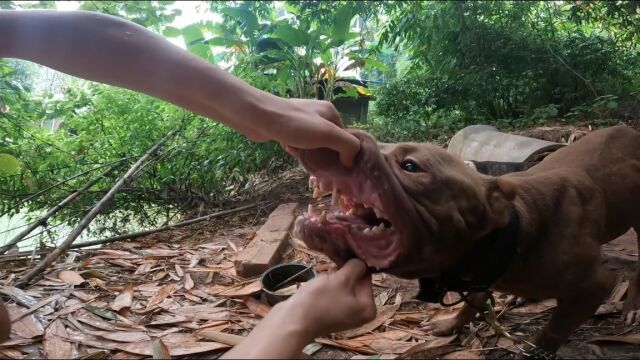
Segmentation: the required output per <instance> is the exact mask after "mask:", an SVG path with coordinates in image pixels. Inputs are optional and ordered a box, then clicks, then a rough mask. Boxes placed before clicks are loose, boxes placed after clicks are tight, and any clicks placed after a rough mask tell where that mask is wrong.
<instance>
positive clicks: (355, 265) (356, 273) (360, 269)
mask: <svg viewBox="0 0 640 360" xmlns="http://www.w3.org/2000/svg"><path fill="white" fill-rule="evenodd" d="M335 274H336V276H337V277H338V278H339V281H340V282H343V283H345V285H346V286H347V287H349V288H354V287H355V286H356V285H357V284H358V282H359V281H360V279H362V278H363V277H364V276H365V275H366V274H367V265H366V264H365V263H364V262H363V261H362V260H360V259H355V258H354V259H351V260H349V261H347V262H346V263H345V264H344V265H343V266H342V267H341V268H340V269H339V270H338V271H336V273H335Z"/></svg>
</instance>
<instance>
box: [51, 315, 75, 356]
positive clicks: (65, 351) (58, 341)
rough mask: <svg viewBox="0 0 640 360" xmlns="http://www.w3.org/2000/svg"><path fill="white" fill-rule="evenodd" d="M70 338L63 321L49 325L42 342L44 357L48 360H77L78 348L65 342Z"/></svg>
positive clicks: (56, 321)
mask: <svg viewBox="0 0 640 360" xmlns="http://www.w3.org/2000/svg"><path fill="white" fill-rule="evenodd" d="M68 336H69V334H68V333H67V329H66V328H65V327H64V324H63V323H62V320H55V321H53V322H52V323H51V324H49V326H48V327H47V329H46V330H45V334H44V339H43V340H42V347H43V351H44V356H45V357H46V358H48V359H75V358H76V357H77V356H78V346H77V345H76V344H74V343H71V342H68V341H67V340H65V338H66V337H68Z"/></svg>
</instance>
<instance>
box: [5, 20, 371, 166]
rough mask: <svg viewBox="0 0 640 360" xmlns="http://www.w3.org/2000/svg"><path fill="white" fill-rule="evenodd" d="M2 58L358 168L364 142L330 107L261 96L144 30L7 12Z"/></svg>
mask: <svg viewBox="0 0 640 360" xmlns="http://www.w3.org/2000/svg"><path fill="white" fill-rule="evenodd" d="M0 34H2V36H0V58H2V57H10V58H19V59H24V60H29V61H33V62H36V63H39V64H42V65H45V66H48V67H51V68H53V69H56V70H59V71H62V72H65V73H67V74H70V75H73V76H77V77H80V78H84V79H87V80H92V81H97V82H101V83H105V84H109V85H115V86H119V87H123V88H127V89H131V90H135V91H138V92H142V93H145V94H148V95H151V96H155V97H157V98H160V99H163V100H166V101H168V102H171V103H173V104H175V105H178V106H180V107H183V108H185V109H188V110H190V111H193V112H195V113H198V114H200V115H203V116H206V117H208V118H211V119H215V120H218V121H220V122H222V123H225V124H227V125H229V126H230V127H232V128H234V129H235V130H237V131H238V132H240V133H242V134H243V135H245V136H247V137H248V138H249V139H251V140H254V141H259V142H261V141H267V140H276V141H278V142H280V143H281V144H283V145H285V146H288V147H289V148H291V147H293V148H305V149H313V148H319V147H329V148H332V149H334V150H336V151H338V152H340V154H341V157H340V158H341V161H342V162H343V163H344V164H347V165H348V164H350V163H351V161H352V160H353V158H354V157H355V155H356V153H357V152H358V150H359V148H360V144H359V142H358V140H357V139H356V138H355V137H354V136H352V135H350V134H348V133H347V132H346V131H344V130H343V129H341V127H342V121H341V120H340V116H339V115H338V112H337V111H336V109H335V107H334V106H333V105H332V104H330V103H328V102H325V101H318V100H306V99H283V98H279V97H277V96H274V95H272V94H269V93H267V92H264V91H261V90H259V89H256V88H254V87H252V86H250V85H249V84H247V83H245V82H244V81H242V80H240V79H238V78H236V77H234V76H233V75H231V74H229V73H227V72H226V71H224V70H222V69H220V68H218V67H216V66H215V65H212V64H210V63H208V62H206V61H205V60H203V59H201V58H199V57H197V56H195V55H192V54H190V53H189V52H187V51H185V50H183V49H181V48H179V47H177V46H175V45H173V44H171V43H170V42H169V41H167V40H166V39H164V38H163V37H162V36H159V35H157V34H155V33H153V32H151V31H149V30H147V29H145V28H144V27H142V26H139V25H137V24H134V23H132V22H129V21H126V20H122V19H119V18H117V17H113V16H109V15H104V14H99V13H92V12H86V11H69V12H60V11H48V10H42V11H0Z"/></svg>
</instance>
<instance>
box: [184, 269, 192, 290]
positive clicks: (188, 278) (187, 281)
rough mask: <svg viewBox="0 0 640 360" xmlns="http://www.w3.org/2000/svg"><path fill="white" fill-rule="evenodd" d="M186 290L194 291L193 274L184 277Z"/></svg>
mask: <svg viewBox="0 0 640 360" xmlns="http://www.w3.org/2000/svg"><path fill="white" fill-rule="evenodd" d="M184 288H185V289H187V290H191V289H193V280H192V279H191V274H189V273H187V274H185V276H184Z"/></svg>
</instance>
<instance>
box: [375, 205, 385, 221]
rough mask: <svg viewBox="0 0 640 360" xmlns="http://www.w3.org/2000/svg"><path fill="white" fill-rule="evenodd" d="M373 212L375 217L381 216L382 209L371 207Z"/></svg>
mask: <svg viewBox="0 0 640 360" xmlns="http://www.w3.org/2000/svg"><path fill="white" fill-rule="evenodd" d="M373 212H374V213H376V217H378V218H379V219H380V218H383V217H384V216H383V214H382V210H379V209H378V208H373Z"/></svg>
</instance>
